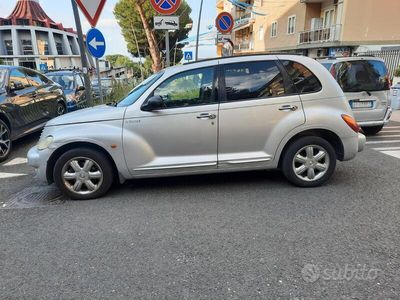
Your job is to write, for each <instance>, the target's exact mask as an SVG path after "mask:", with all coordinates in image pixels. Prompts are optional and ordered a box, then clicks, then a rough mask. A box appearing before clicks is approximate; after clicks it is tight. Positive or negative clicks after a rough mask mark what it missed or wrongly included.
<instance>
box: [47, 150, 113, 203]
mask: <svg viewBox="0 0 400 300" xmlns="http://www.w3.org/2000/svg"><path fill="white" fill-rule="evenodd" d="M53 176H54V182H55V183H56V185H57V187H58V188H59V189H60V190H61V191H62V192H63V193H64V194H65V195H67V196H68V197H70V198H71V199H74V200H89V199H95V198H99V197H101V196H103V195H105V194H106V193H107V192H108V191H109V189H110V188H111V185H112V183H113V178H114V173H113V168H112V165H111V163H110V161H109V158H108V157H107V156H106V155H104V154H103V153H101V152H100V151H96V150H92V149H87V148H77V149H73V150H70V151H67V152H66V153H64V154H63V155H62V156H61V157H60V158H59V159H58V160H57V162H56V164H55V166H54V173H53Z"/></svg>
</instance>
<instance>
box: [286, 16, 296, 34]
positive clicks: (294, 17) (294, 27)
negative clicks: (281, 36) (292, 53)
mask: <svg viewBox="0 0 400 300" xmlns="http://www.w3.org/2000/svg"><path fill="white" fill-rule="evenodd" d="M290 19H294V23H293V32H290V31H289V30H290ZM296 21H297V16H296V15H291V16H289V17H288V26H287V35H293V34H296Z"/></svg>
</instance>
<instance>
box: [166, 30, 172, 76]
mask: <svg viewBox="0 0 400 300" xmlns="http://www.w3.org/2000/svg"><path fill="white" fill-rule="evenodd" d="M165 58H166V63H165V65H166V67H167V68H168V67H169V66H171V57H170V56H169V31H168V30H166V31H165Z"/></svg>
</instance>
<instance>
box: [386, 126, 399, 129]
mask: <svg viewBox="0 0 400 300" xmlns="http://www.w3.org/2000/svg"><path fill="white" fill-rule="evenodd" d="M383 128H384V129H400V126H385V127H383Z"/></svg>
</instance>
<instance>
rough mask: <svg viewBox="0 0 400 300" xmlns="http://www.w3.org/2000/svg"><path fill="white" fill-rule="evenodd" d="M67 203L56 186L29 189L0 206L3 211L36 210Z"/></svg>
mask: <svg viewBox="0 0 400 300" xmlns="http://www.w3.org/2000/svg"><path fill="white" fill-rule="evenodd" d="M64 202H65V198H63V197H62V195H61V193H60V191H59V190H58V189H57V188H56V187H54V186H34V187H27V188H25V189H23V190H22V191H20V192H18V193H17V194H15V195H13V196H11V197H10V198H9V199H8V200H6V201H5V202H4V203H2V204H0V208H2V209H19V208H34V207H44V206H50V205H60V204H63V203H64Z"/></svg>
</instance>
